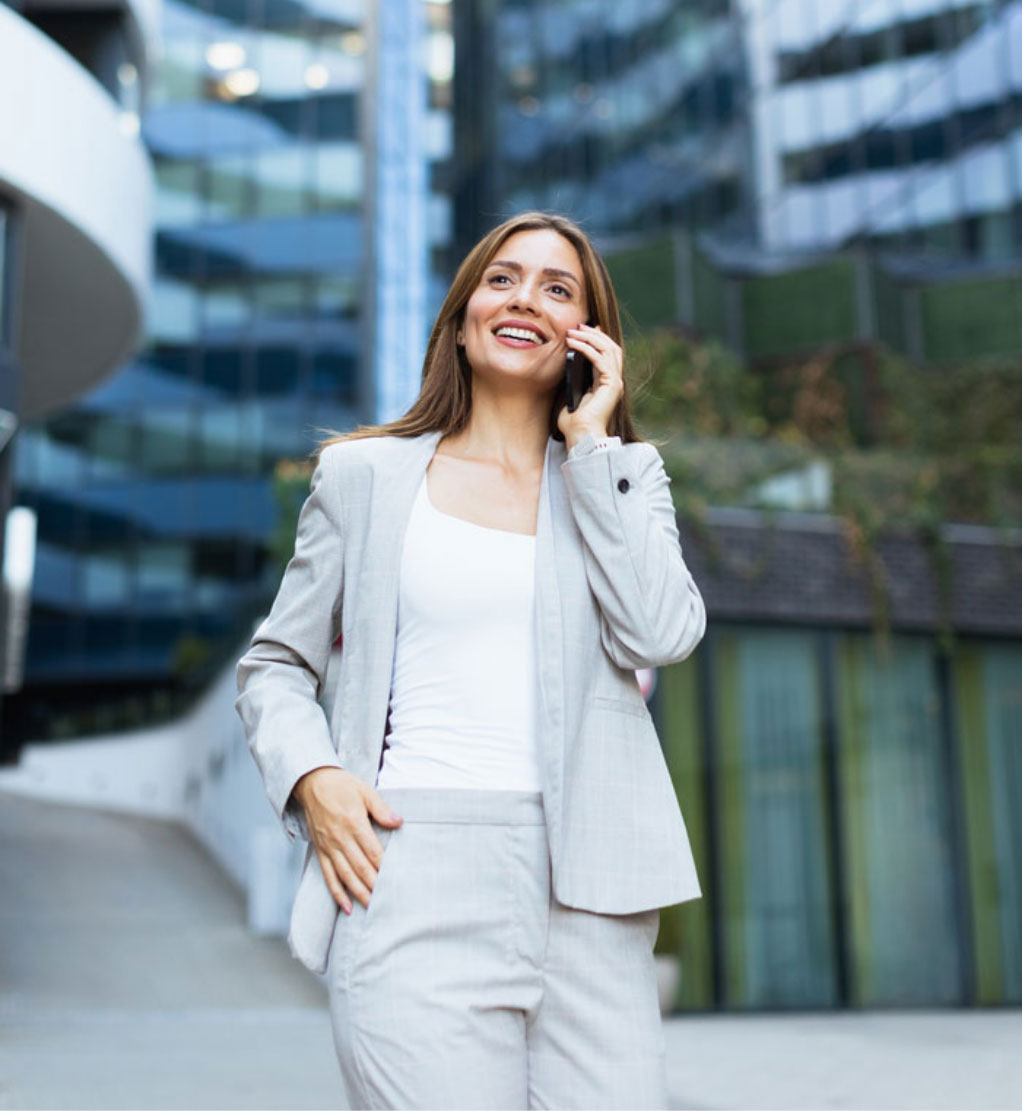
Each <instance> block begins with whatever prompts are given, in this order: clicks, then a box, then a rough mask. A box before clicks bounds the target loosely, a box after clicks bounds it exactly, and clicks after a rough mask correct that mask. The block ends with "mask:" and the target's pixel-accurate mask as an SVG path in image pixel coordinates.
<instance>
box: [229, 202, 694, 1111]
mask: <svg viewBox="0 0 1022 1111" xmlns="http://www.w3.org/2000/svg"><path fill="white" fill-rule="evenodd" d="M569 351H574V352H577V353H578V354H579V355H581V356H583V357H584V358H585V359H587V360H588V361H589V362H590V363H591V364H592V367H593V385H592V388H591V389H590V390H589V391H588V392H587V393H586V394H585V395H584V396H583V397H582V399H581V402H580V403H579V404H578V405H577V407H576V408H575V409H574V411H571V410H570V409H569V407H568V406H567V405H566V404H565V403H564V398H563V395H562V378H563V373H564V367H565V360H566V356H567V353H568V352H569ZM668 485H669V479H668V478H667V475H666V474H665V472H664V467H663V462H662V460H661V459H660V455H659V453H658V452H657V450H656V448H655V447H653V446H652V445H651V444H648V443H646V442H644V441H642V440H641V439H640V438H639V437H638V436H637V435H636V432H635V430H634V428H633V426H632V421H631V417H630V413H629V409H628V399H627V392H626V387H625V382H624V378H623V356H622V350H621V331H620V322H619V319H618V311H617V304H616V300H615V296H614V291H613V288H612V285H611V282H610V278H609V276H608V273H607V270H606V268H605V266H604V264H603V262H602V260H601V259H600V258H599V256H598V255H597V253H596V252H595V250H594V249H593V247H592V245H591V244H590V242H589V240H588V239H587V237H586V236H585V235H584V233H583V232H582V231H581V230H580V229H579V227H578V226H577V225H576V224H574V223H573V222H571V221H570V220H567V219H565V218H563V217H559V216H554V215H548V214H544V213H538V212H529V213H525V214H522V215H519V216H516V217H514V218H512V219H510V220H507V221H505V222H504V223H503V224H501V225H500V226H499V227H497V228H495V229H494V230H493V231H492V232H490V233H489V234H488V235H487V236H485V237H484V238H483V239H482V240H481V242H480V243H479V244H478V245H477V246H476V247H475V248H474V249H473V250H472V252H471V253H470V254H469V255H468V257H467V258H466V259H465V261H464V263H463V264H462V266H461V267H460V269H459V271H458V274H457V276H456V277H455V279H454V282H453V284H452V286H451V289H450V291H449V293H448V296H447V299H446V300H445V302H444V305H443V307H442V308H441V310H440V314H439V316H438V318H437V321H436V324H435V326H434V329H433V333H432V336H431V338H430V342H429V347H428V350H427V353H426V359H425V366H424V370H423V377H422V388H421V392H420V395H419V397H418V399H417V401H416V402H415V403H414V405H413V406H412V407H411V408H410V409H409V411H408V413H407V414H406V415H405V416H404V417H402V418H401V419H399V420H396V421H394V422H392V423H391V424H388V425H384V426H382V427H373V428H362V429H359V430H357V431H356V432H354V433H352V434H351V435H349V436H346V437H340V438H338V439H336V440H333V441H331V442H329V443H328V444H327V445H325V446H324V449H323V450H322V452H321V453H320V457H319V464H318V466H317V468H316V472H315V474H314V475H313V480H312V486H311V491H310V494H309V497H308V499H307V501H306V503H305V505H304V507H303V509H302V513H301V517H300V519H299V524H298V536H297V542H296V546H295V555H294V558H293V559H292V561H291V562H290V563H289V565H288V568H287V571H286V572H285V575H284V579H283V582H282V583H281V587H280V591H279V593H278V595H277V598H276V600H275V602H274V605H273V608H272V610H271V613H270V615H269V617H268V618H267V619H266V621H265V622H264V623H263V624H262V625H261V626H260V628H259V629H258V630H257V632H256V634H255V637H254V638H253V642H252V646H251V648H250V649H249V650H248V652H247V653H246V655H245V656H244V657H243V659H242V660H241V662H240V664H239V668H238V678H239V691H240V694H239V698H238V702H237V706H238V711H239V713H240V714H241V717H242V720H243V722H244V724H245V728H246V732H247V735H248V738H249V744H250V747H251V749H252V752H253V755H254V757H255V760H256V762H257V764H258V766H259V769H260V771H261V773H262V775H263V778H264V781H265V783H266V786H267V791H268V793H269V796H270V799H271V802H272V803H273V805H274V807H275V809H276V811H277V813H278V815H279V816H280V818H281V820H282V821H283V823H284V827H285V829H286V830H287V832H288V833H289V835H290V836H292V837H294V836H297V835H303V836H307V837H308V838H309V839H310V842H311V843H310V847H309V851H308V855H307V860H306V869H305V872H304V873H303V876H302V881H301V884H300V886H299V890H298V894H297V897H296V899H295V906H294V911H293V914H292V922H291V931H290V934H289V941H290V944H291V948H292V952H293V953H294V954H295V955H296V956H297V957H299V959H301V960H302V961H303V962H304V963H305V964H306V965H307V966H308V967H310V968H313V969H315V970H316V971H319V972H325V973H326V976H327V983H328V987H329V992H330V1004H331V1016H332V1021H333V1029H334V1037H335V1042H336V1046H337V1052H338V1057H339V1060H340V1064H341V1070H342V1074H343V1076H344V1080H345V1085H346V1087H347V1090H348V1095H349V1098H350V1100H351V1105H352V1106H355V1107H432V1108H453V1107H472V1108H490V1107H514V1108H519V1107H587V1108H596V1107H663V1106H665V1100H666V1093H665V1075H664V1041H663V1031H662V1026H661V1021H660V1014H659V1009H658V1005H657V990H656V975H655V964H654V958H653V952H652V950H653V944H654V941H655V939H656V934H657V930H658V928H659V914H660V911H659V908H660V907H661V906H665V905H669V904H671V903H675V902H681V901H685V900H687V899H694V898H698V897H699V895H700V889H699V884H698V880H697V878H696V873H695V868H694V865H693V862H692V856H691V852H690V850H689V844H688V839H687V836H686V832H685V827H684V822H683V820H682V816H681V813H680V811H679V809H678V804H677V800H676V796H675V792H674V789H673V786H672V784H671V780H670V777H669V774H668V772H667V767H666V765H665V763H664V759H663V755H662V753H661V749H660V745H659V742H658V739H657V736H656V733H655V730H654V727H653V724H652V720H651V718H650V715H649V713H648V711H647V709H646V706H645V703H644V701H643V698H642V695H641V693H640V691H639V688H638V685H637V683H636V678H635V669H636V668H640V667H650V666H657V665H662V664H667V663H670V662H673V661H675V660H681V659H684V658H685V657H686V656H687V655H689V654H690V653H691V652H692V650H693V649H694V648H695V646H696V644H697V643H698V642H699V640H700V639H701V638H702V636H703V633H704V631H705V625H706V614H705V609H704V607H703V602H702V598H701V597H700V594H699V591H698V590H697V588H696V586H695V583H694V582H693V580H692V576H691V574H690V573H689V571H688V569H687V567H686V566H685V562H684V559H683V557H682V552H681V547H680V545H679V537H678V531H677V527H676V524H675V516H674V509H673V505H672V503H671V498H670V494H669V491H668ZM339 635H340V636H341V637H342V651H341V658H340V675H339V678H338V682H337V684H336V693H335V695H334V698H333V704H332V706H330V707H328V712H329V724H328V719H327V717H326V716H325V715H324V712H323V710H322V709H321V708H320V706H319V704H318V702H317V699H318V698H319V697H320V695H321V693H322V690H323V679H324V675H325V671H326V665H327V660H328V658H329V653H330V646H331V644H332V643H333V642H334V641H335V640H336V639H337V637H338V636H339Z"/></svg>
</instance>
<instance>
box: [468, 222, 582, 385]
mask: <svg viewBox="0 0 1022 1111" xmlns="http://www.w3.org/2000/svg"><path fill="white" fill-rule="evenodd" d="M586 304H587V291H586V289H585V278H584V276H583V274H582V263H581V260H580V259H579V257H578V252H577V251H576V250H575V248H574V247H573V246H572V245H571V244H570V243H569V242H568V240H567V239H565V238H564V237H563V236H562V235H560V234H559V233H558V232H556V231H553V230H552V229H550V228H538V229H534V230H531V231H520V232H517V233H515V234H514V235H512V236H509V237H508V238H507V239H505V240H504V242H503V243H502V244H501V246H500V247H499V248H498V249H497V253H496V254H495V255H494V257H493V260H492V261H491V262H490V264H489V266H487V268H486V269H485V270H484V271H483V275H482V280H481V281H480V283H479V285H478V286H477V287H476V290H475V292H474V293H473V294H472V296H471V297H470V298H469V301H468V304H467V305H466V306H465V320H464V324H463V325H462V327H461V328H460V329H459V331H458V343H459V344H462V345H463V346H464V348H465V355H466V357H467V358H468V361H469V365H470V366H471V367H472V370H473V372H474V373H475V374H477V375H478V374H483V375H487V376H490V377H493V376H501V377H504V378H506V379H518V380H522V381H528V382H531V383H534V384H535V385H536V386H538V387H540V388H541V389H542V390H543V391H545V392H546V391H550V390H552V389H554V388H556V387H557V386H558V385H559V383H560V381H561V376H562V375H563V373H564V360H565V356H566V355H567V353H568V350H569V349H568V347H567V345H566V344H565V342H564V337H565V334H566V333H567V331H568V329H569V328H577V327H578V325H579V324H584V323H586V316H587V312H586Z"/></svg>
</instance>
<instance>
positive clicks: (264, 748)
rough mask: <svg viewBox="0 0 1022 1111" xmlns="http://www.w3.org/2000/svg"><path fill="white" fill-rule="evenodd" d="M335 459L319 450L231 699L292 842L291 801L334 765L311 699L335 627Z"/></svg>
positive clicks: (294, 814) (338, 520)
mask: <svg viewBox="0 0 1022 1111" xmlns="http://www.w3.org/2000/svg"><path fill="white" fill-rule="evenodd" d="M335 467H336V457H335V455H334V452H333V451H332V450H331V449H330V448H327V449H326V450H325V451H324V452H323V453H322V454H321V455H320V459H319V463H318V465H317V467H316V469H315V471H314V473H313V476H312V481H311V484H310V489H309V495H308V497H307V498H306V500H305V503H304V504H303V506H302V510H301V513H300V514H299V517H298V530H297V536H296V540H295V550H294V555H293V556H292V558H291V560H290V562H289V563H288V565H287V568H286V570H285V571H284V577H283V579H282V581H281V584H280V588H279V590H278V591H277V596H276V598H275V599H274V602H273V606H272V607H271V609H270V613H269V615H268V616H267V617H266V619H265V620H264V621H263V622H262V624H261V625H260V626H259V627H258V629H256V631H255V634H254V636H253V637H252V643H251V645H250V647H249V648H248V650H247V651H246V653H245V654H244V656H242V658H241V660H240V661H239V663H238V668H237V677H238V698H237V700H236V701H235V703H234V705H235V708H236V710H237V711H238V714H239V716H240V717H241V721H242V724H243V726H244V729H245V735H246V737H247V739H248V746H249V749H250V751H251V753H252V756H253V757H254V759H255V762H256V765H257V766H258V768H259V773H260V775H261V776H262V778H263V783H264V785H265V787H266V793H267V795H268V796H269V799H270V803H271V804H272V806H273V809H274V810H275V811H276V813H277V816H278V817H279V818H280V820H281V821H282V823H283V825H284V830H285V832H286V833H287V835H288V837H290V838H291V839H292V840H293V839H294V838H295V837H299V836H300V837H304V838H305V839H306V840H308V838H309V832H308V828H307V827H306V824H305V816H304V814H303V813H302V809H301V807H300V806H299V804H298V803H297V802H296V801H295V800H293V799H292V798H291V791H292V789H293V788H294V785H295V783H297V781H298V780H299V779H300V778H301V777H302V776H303V775H305V773H306V772H310V771H312V770H313V769H314V768H319V767H340V766H341V765H340V763H339V761H338V759H337V753H336V750H335V748H334V743H333V740H332V739H331V736H330V727H329V723H328V722H327V718H326V714H325V713H324V712H323V708H322V707H321V706H320V704H319V701H318V699H319V696H320V694H321V693H322V690H323V684H324V681H325V679H326V669H327V664H328V662H329V659H330V650H331V647H332V646H333V643H334V641H335V640H336V639H337V636H338V634H339V632H340V628H341V594H342V588H343V585H344V566H343V554H342V553H343V545H342V532H343V522H342V507H341V499H340V489H339V483H338V481H337V475H336V473H335Z"/></svg>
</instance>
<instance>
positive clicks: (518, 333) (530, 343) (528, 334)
mask: <svg viewBox="0 0 1022 1111" xmlns="http://www.w3.org/2000/svg"><path fill="white" fill-rule="evenodd" d="M493 334H494V335H495V336H496V337H497V339H499V340H504V341H505V342H506V343H511V344H514V345H515V346H516V347H517V346H523V347H525V346H527V347H539V346H540V345H541V344H542V343H544V342H545V341H544V340H543V339H542V338H541V337H540V336H539V335H537V334H536V333H535V332H533V331H531V330H530V329H528V328H498V329H497V330H496V331H495V332H494V333H493Z"/></svg>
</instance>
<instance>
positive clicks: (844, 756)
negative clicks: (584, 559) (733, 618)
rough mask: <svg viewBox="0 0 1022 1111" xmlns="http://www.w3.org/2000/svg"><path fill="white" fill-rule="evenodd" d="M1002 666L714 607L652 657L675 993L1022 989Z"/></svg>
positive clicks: (1014, 654)
mask: <svg viewBox="0 0 1022 1111" xmlns="http://www.w3.org/2000/svg"><path fill="white" fill-rule="evenodd" d="M1020 673H1022V648H1020V647H1019V646H1018V645H1011V644H1005V643H1003V642H997V641H984V640H980V639H964V640H962V641H961V643H960V645H959V648H958V649H957V651H956V653H955V654H954V656H953V657H952V658H951V660H950V662H949V663H945V662H943V661H942V660H941V658H940V656H939V653H938V650H937V645H936V643H935V642H934V641H933V640H932V639H930V638H928V637H925V636H920V635H897V636H895V637H894V638H893V640H892V647H891V651H890V654H889V655H888V654H884V653H883V652H882V650H880V649H879V648H878V647H877V645H876V642H875V641H874V639H873V638H872V637H871V636H870V635H869V634H867V633H858V632H842V631H838V630H833V631H823V632H821V631H816V630H812V631H810V630H803V629H795V628H783V627H778V628H773V629H763V628H761V627H754V626H745V625H741V624H727V625H724V626H721V625H720V624H718V625H717V627H716V628H713V627H712V623H711V628H710V630H709V631H708V633H707V639H706V641H705V642H704V645H703V646H701V647H700V652H699V654H697V656H696V657H693V659H692V661H685V662H684V663H682V664H676V665H674V666H673V667H670V668H666V669H663V670H662V671H661V672H660V676H659V682H658V703H659V705H658V718H659V722H658V724H659V726H660V732H661V735H662V737H663V739H664V743H665V749H666V754H667V758H668V763H669V765H670V767H671V771H672V774H673V776H674V779H675V783H676V785H677V788H678V793H679V797H680V800H681V804H682V808H683V810H684V812H685V815H686V819H687V825H688V832H689V836H690V838H691V840H692V843H693V851H694V853H695V856H696V860H697V864H698V867H699V874H700V877H701V879H702V880H703V890H704V898H703V899H702V900H699V901H697V902H695V903H689V904H682V905H681V906H677V907H672V908H670V909H669V910H666V911H664V912H663V914H664V918H665V923H664V926H663V927H662V935H663V938H676V939H677V940H676V948H677V952H678V953H679V954H680V956H681V958H682V968H683V975H682V988H681V995H680V997H679V1003H680V1004H681V1005H682V1006H683V1007H687V1008H694V1009H698V1008H704V1007H710V1006H714V1005H718V1006H726V1007H729V1008H734V1009H747V1010H757V1009H764V1008H784V1009H805V1008H826V1007H832V1006H838V1005H844V1006H849V1005H850V1006H861V1007H885V1006H938V1005H956V1004H970V1003H979V1004H1002V1003H1003V1004H1018V1003H1019V1002H1022V976H1020V969H1022V961H1020V959H1019V953H1020V948H1019V931H1018V923H1019V922H1020V921H1022V883H1020V877H1022V836H1020V821H1022V776H1020V775H1019V766H1018V765H1019V738H1020V736H1022V716H1020V715H1022V690H1020V688H1019V683H1018V675H1019V674H1020ZM663 938H662V939H663Z"/></svg>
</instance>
